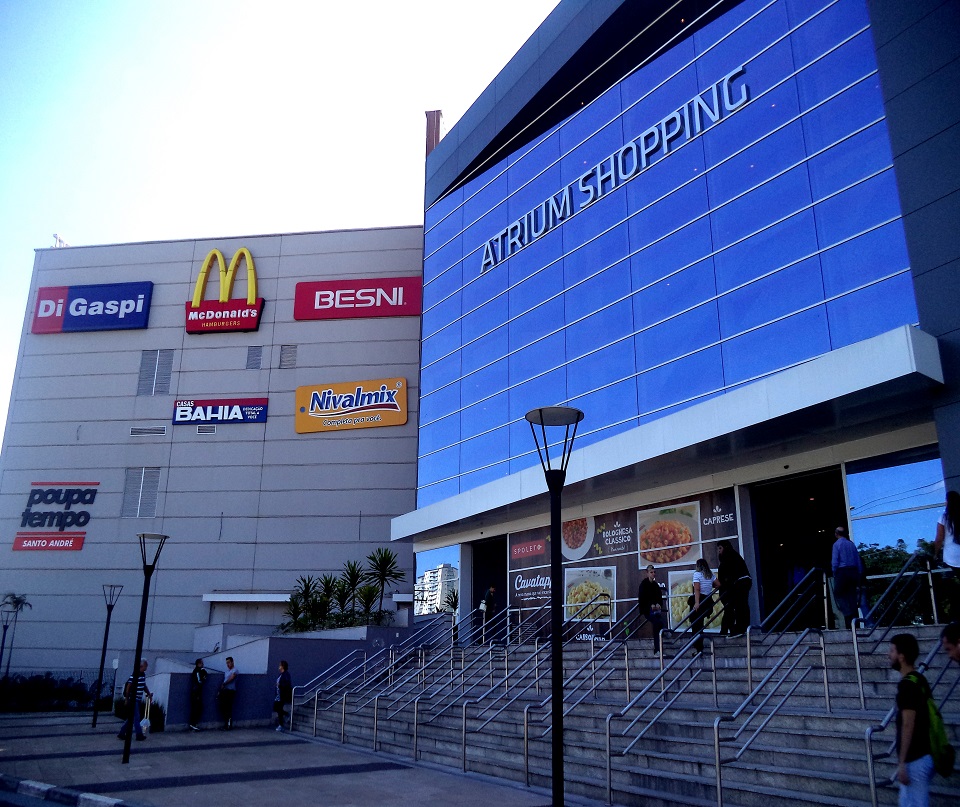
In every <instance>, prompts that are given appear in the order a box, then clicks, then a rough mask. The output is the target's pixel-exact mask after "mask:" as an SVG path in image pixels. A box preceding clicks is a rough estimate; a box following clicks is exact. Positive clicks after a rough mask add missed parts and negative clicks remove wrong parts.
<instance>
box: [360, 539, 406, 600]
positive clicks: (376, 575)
mask: <svg viewBox="0 0 960 807" xmlns="http://www.w3.org/2000/svg"><path fill="white" fill-rule="evenodd" d="M405 577H406V574H404V572H403V570H402V569H401V568H400V564H399V563H398V562H397V554H396V553H395V552H394V551H393V550H390V549H387V548H386V547H385V546H381V547H378V548H377V549H375V550H374V551H373V552H371V553H370V554H369V555H367V571H366V572H365V573H364V579H365V580H367V581H368V582H370V583H373V584H374V585H375V586H376V587H377V588H378V589H379V590H380V610H381V611H382V610H383V595H384V593H385V592H386V589H387V584H389V583H399V582H401V581H402V580H403V579H404V578H405Z"/></svg>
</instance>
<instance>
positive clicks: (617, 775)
mask: <svg viewBox="0 0 960 807" xmlns="http://www.w3.org/2000/svg"><path fill="white" fill-rule="evenodd" d="M913 630H914V632H915V633H916V634H917V636H918V638H919V639H920V643H921V650H922V653H923V655H925V654H926V652H927V651H929V650H930V649H931V648H932V647H934V645H935V644H936V643H937V642H938V639H939V629H937V628H934V627H927V628H924V627H921V628H916V629H913ZM796 638H797V636H796V635H787V636H784V637H782V638H781V639H780V640H779V642H778V643H777V644H776V646H775V647H773V648H772V649H770V650H769V652H768V650H767V644H765V643H761V644H759V645H757V644H756V643H755V644H754V651H753V684H754V686H755V687H756V686H757V685H759V684H760V683H761V680H762V679H763V678H764V676H766V675H767V673H769V672H770V670H771V669H772V668H773V666H774V664H775V662H777V661H778V660H779V659H780V656H781V653H782V652H783V651H784V650H786V649H787V648H788V647H789V646H790V644H791V643H792V642H793V641H794V640H795V639H796ZM768 641H769V640H768ZM808 644H809V645H811V646H812V647H813V650H812V651H810V652H808V654H807V655H806V656H805V657H804V658H803V660H802V661H801V662H800V663H799V664H798V665H797V668H796V669H795V670H794V671H793V672H792V673H790V674H789V675H788V676H787V679H786V682H785V684H784V685H783V686H782V687H781V689H780V691H779V694H777V695H773V696H771V697H770V699H769V701H767V703H766V705H765V706H764V707H762V708H761V709H760V714H759V716H758V719H757V720H756V721H755V722H754V723H752V724H751V725H750V726H748V727H746V728H745V729H744V730H743V733H742V734H741V735H740V737H739V739H736V738H735V737H734V735H735V733H736V731H737V730H738V729H739V728H740V727H741V726H742V724H743V719H742V718H741V719H740V720H736V721H732V722H724V723H722V724H721V726H720V753H721V757H722V758H724V759H727V758H732V757H734V756H735V755H736V754H737V753H738V752H740V749H741V748H742V746H743V744H744V742H745V741H746V739H747V738H748V737H750V735H751V734H752V733H753V731H754V729H755V727H756V725H759V722H760V720H761V719H766V718H768V717H769V716H770V712H771V710H772V709H773V707H774V705H775V704H776V703H777V702H778V701H779V699H780V697H782V694H783V693H784V692H785V691H786V689H788V688H790V687H794V685H795V690H794V692H793V694H792V695H791V696H790V697H789V698H788V699H787V700H786V701H785V703H784V704H783V706H782V707H781V708H780V710H779V711H778V712H777V713H776V714H775V715H774V716H772V717H769V722H768V723H767V725H766V726H765V727H764V728H763V730H762V731H761V732H760V733H759V734H758V736H757V737H756V739H755V740H754V742H753V744H752V745H751V746H750V747H749V748H748V749H746V750H745V751H743V752H742V753H741V754H740V756H739V758H738V759H736V760H735V761H730V762H727V763H726V764H723V765H722V800H723V804H724V805H731V806H735V805H740V806H741V807H754V805H757V806H759V805H763V807H771V806H772V805H790V806H791V807H793V806H794V805H796V806H797V807H800V806H801V805H802V806H804V807H812V805H831V806H833V805H835V806H836V807H854V805H858V806H862V805H868V804H870V790H869V785H868V775H867V763H866V751H865V742H864V735H865V732H866V730H867V728H868V727H870V726H872V725H877V724H879V723H880V722H881V720H882V719H883V718H884V717H885V715H886V714H887V712H888V710H889V708H890V707H891V705H892V704H893V699H894V694H895V690H896V675H895V674H894V673H893V672H892V671H890V670H889V664H888V661H887V656H886V648H887V646H886V644H885V643H884V644H882V645H881V646H880V647H879V648H878V649H877V651H876V652H874V653H871V654H867V653H866V651H867V650H869V649H871V648H872V646H873V645H872V644H867V645H862V646H861V652H862V656H861V670H862V677H863V680H864V707H865V708H861V701H860V689H859V686H858V683H857V674H856V668H855V664H854V656H853V652H852V641H851V635H850V633H849V632H848V631H828V632H826V634H825V650H826V662H827V679H828V682H829V691H830V705H831V711H829V712H828V711H827V709H826V704H825V701H824V686H823V673H822V671H821V670H820V669H819V668H817V667H816V666H815V667H814V669H813V670H811V671H809V672H808V673H807V677H806V678H805V679H803V680H802V681H800V682H799V683H797V681H798V679H799V677H800V674H801V673H802V672H803V671H804V670H806V669H807V667H809V666H810V665H819V662H820V649H819V643H818V640H817V637H816V636H811V637H808V638H807V640H805V641H804V643H803V645H802V646H807V645H808ZM713 649H714V652H711V647H710V643H708V645H707V650H706V652H705V653H704V654H702V655H701V656H700V657H698V658H696V659H691V658H690V657H689V653H688V657H687V658H684V659H678V660H677V661H676V662H675V666H676V668H677V669H680V668H681V667H682V666H684V665H685V664H686V662H687V661H691V662H692V663H691V664H690V665H689V667H688V668H687V669H686V670H685V671H684V672H683V673H682V674H681V675H680V676H679V679H678V680H677V681H676V682H675V683H673V684H671V685H670V686H669V687H667V689H666V692H665V693H664V692H662V691H661V684H660V682H656V683H655V684H654V685H653V686H652V687H651V688H650V691H649V692H647V693H646V694H644V695H642V696H640V697H639V698H638V693H640V691H641V689H643V688H644V687H646V686H647V685H648V684H650V682H651V681H654V679H655V677H656V676H657V674H658V673H659V672H660V660H659V659H658V658H657V657H655V656H654V655H653V652H652V646H651V643H650V641H649V640H630V641H628V642H626V643H625V644H624V643H621V644H618V645H615V646H614V645H611V646H609V647H607V648H605V649H603V650H601V645H600V644H599V643H598V644H597V646H596V648H595V650H596V651H597V655H596V657H595V660H594V661H593V662H591V648H590V644H589V643H584V642H580V643H573V644H571V645H568V646H567V648H566V649H565V651H564V667H565V671H566V683H565V699H566V704H567V710H568V712H567V714H566V717H565V721H564V741H565V748H566V753H565V756H564V771H565V791H566V793H567V794H568V796H569V798H570V801H571V802H573V801H575V800H579V801H583V802H599V803H606V802H607V800H608V785H607V777H608V762H607V760H608V753H607V743H608V739H607V725H608V722H609V725H610V740H609V742H610V749H611V754H610V756H609V759H610V766H609V781H610V788H609V797H610V799H611V800H612V803H614V804H624V805H632V804H641V803H642V804H645V805H651V807H660V806H661V805H663V807H680V806H681V805H683V807H690V805H693V806H694V807H698V806H699V805H703V806H704V807H705V806H706V805H716V804H717V803H718V798H717V775H716V764H715V748H714V720H715V719H716V718H717V717H718V716H719V715H729V714H730V713H732V712H733V710H734V709H735V708H737V707H738V706H739V705H740V704H741V703H742V702H743V700H744V698H745V697H746V696H747V694H748V693H749V691H750V688H749V687H748V684H747V665H746V660H745V656H746V646H745V640H744V639H742V638H738V639H722V638H719V637H718V638H716V640H715V641H714V642H713ZM672 657H673V656H672V655H671V653H670V651H669V649H668V652H667V653H666V654H665V664H669V662H670V661H671V658H672ZM790 663H792V662H788V663H787V664H785V665H784V667H783V669H786V668H787V667H788V666H789V664H790ZM945 663H946V657H945V656H944V655H943V654H942V653H940V654H938V655H937V657H936V658H935V660H934V662H933V664H932V665H931V672H930V674H929V677H930V678H931V680H933V678H934V677H935V676H936V675H937V673H939V671H940V669H942V667H943V665H944V664H945ZM505 673H509V678H508V679H507V681H506V683H505V681H504V678H505ZM549 673H550V664H549V648H548V647H542V648H541V649H540V653H539V665H538V664H537V656H536V654H535V647H534V646H533V645H521V646H508V647H499V646H494V647H486V646H484V647H465V648H450V647H449V646H446V647H444V648H442V649H441V648H432V649H431V648H424V649H423V650H422V652H418V653H417V654H415V655H414V654H411V655H410V656H409V657H408V658H406V659H405V662H404V664H403V666H402V668H401V669H398V670H394V674H393V676H392V678H389V676H387V675H384V674H381V675H380V676H376V677H375V679H371V678H368V680H367V681H366V682H364V681H362V680H357V681H356V682H355V684H354V685H352V686H351V687H350V688H349V689H348V691H347V694H346V706H345V708H344V698H343V694H342V691H340V690H338V691H337V692H336V693H334V694H331V695H325V694H323V693H321V694H320V696H319V697H318V698H317V699H316V700H315V701H311V700H308V701H307V702H305V703H301V704H299V705H298V706H297V707H296V708H295V710H294V729H295V730H296V731H300V732H304V733H306V734H311V735H312V734H314V733H315V734H316V735H317V736H323V737H327V738H329V739H333V740H337V741H341V740H342V741H343V742H345V743H348V744H352V745H356V746H359V747H364V748H375V749H376V750H378V751H381V752H384V753H388V754H394V755H396V756H398V757H402V758H406V759H417V760H424V761H429V762H431V763H434V764H438V765H443V766H448V767H450V768H454V769H458V770H468V771H473V772H477V773H483V774H488V775H490V776H496V777H499V778H503V779H509V780H512V781H516V782H521V783H527V784H529V785H531V786H533V787H539V788H544V789H549V787H550V772H551V744H550V740H551V738H550V733H549V732H550V705H549V700H548V696H549V692H550V675H549ZM714 675H715V676H716V695H715V694H714ZM958 675H960V668H958V667H957V666H956V665H954V668H953V669H952V670H949V671H948V674H947V676H946V677H945V681H944V684H942V685H941V687H942V688H940V689H939V690H938V691H939V692H940V693H941V696H942V694H943V693H944V692H945V691H946V689H947V688H948V687H949V686H950V685H952V684H953V683H954V682H955V681H956V679H957V677H958ZM538 676H539V693H538V691H537V686H536V683H535V681H536V680H537V677H538ZM628 678H629V691H630V697H628V695H627V691H628V686H627V681H628ZM666 680H669V679H666ZM775 682H776V678H774V679H773V680H771V681H770V682H769V683H768V684H767V685H766V686H765V687H762V688H760V690H759V693H758V695H757V697H756V698H755V699H754V703H760V702H761V701H762V700H763V698H764V697H765V696H766V695H768V694H769V693H770V690H771V689H772V688H773V685H774V683H775ZM681 688H682V692H681V691H680V690H681ZM587 693H589V694H587ZM935 694H936V692H935ZM378 695H379V697H377V696H378ZM585 695H586V697H584V696H585ZM668 700H669V701H672V703H671V704H670V706H669V708H668V709H666V710H665V711H662V710H663V707H664V706H666V705H667V702H668ZM578 701H582V702H578ZM628 704H631V705H630V707H629V708H628V709H626V710H624V707H626V706H627V705H628ZM717 704H719V706H718V705H717ZM647 707H649V708H648V711H647V712H646V714H645V715H644V716H643V717H640V718H639V719H638V720H637V721H636V723H635V725H632V726H631V725H630V724H631V722H632V721H634V719H635V718H637V717H638V715H639V714H640V712H641V710H643V709H645V708H647ZM661 711H662V714H660V716H659V717H658V718H657V719H656V721H655V722H653V723H652V725H651V721H653V720H654V717H655V716H656V715H658V713H660V712H661ZM525 712H526V718H527V726H528V731H527V743H526V745H525V743H524V722H525ZM621 712H622V714H621ZM943 712H944V718H945V720H946V721H947V723H948V726H949V727H950V730H951V732H952V734H953V741H954V744H955V745H956V746H957V747H960V687H958V689H957V691H955V692H954V694H953V695H952V696H951V698H950V700H949V701H948V703H947V704H946V706H945V707H944V709H943ZM747 714H749V712H747ZM464 715H466V717H464ZM641 731H643V732H644V733H643V736H642V737H641V738H640V739H637V740H636V741H635V742H634V740H635V738H636V737H637V735H638V734H640V732H641ZM893 736H894V730H893V728H892V727H891V728H889V729H887V731H885V732H883V733H881V734H879V735H877V737H876V739H875V741H874V746H873V747H874V752H875V753H876V752H879V751H882V750H885V749H886V747H887V746H888V745H889V743H890V742H891V741H892V739H893ZM525 748H526V753H525ZM876 772H877V780H878V781H879V782H883V781H888V780H890V778H891V777H892V775H893V773H894V766H893V764H892V763H891V762H890V760H889V759H887V760H880V761H878V762H877V764H876ZM878 793H879V803H880V804H887V805H890V804H895V803H896V790H895V789H894V788H891V787H881V788H879V790H878ZM932 803H933V804H943V805H946V804H956V803H960V775H958V774H954V776H953V777H951V779H950V780H944V779H941V778H939V777H937V778H935V780H934V791H933V793H932Z"/></svg>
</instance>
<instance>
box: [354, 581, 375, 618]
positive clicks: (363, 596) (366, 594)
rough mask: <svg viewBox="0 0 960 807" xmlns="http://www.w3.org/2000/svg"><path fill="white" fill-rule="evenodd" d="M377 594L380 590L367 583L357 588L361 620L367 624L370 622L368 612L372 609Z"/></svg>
mask: <svg viewBox="0 0 960 807" xmlns="http://www.w3.org/2000/svg"><path fill="white" fill-rule="evenodd" d="M379 595H380V590H379V589H378V588H377V587H376V586H374V585H371V584H369V583H368V584H366V585H363V586H360V588H358V589H357V602H359V603H360V610H361V611H363V620H364V623H365V624H367V625H369V624H370V612H371V611H373V607H374V606H375V605H376V604H377V597H378V596H379Z"/></svg>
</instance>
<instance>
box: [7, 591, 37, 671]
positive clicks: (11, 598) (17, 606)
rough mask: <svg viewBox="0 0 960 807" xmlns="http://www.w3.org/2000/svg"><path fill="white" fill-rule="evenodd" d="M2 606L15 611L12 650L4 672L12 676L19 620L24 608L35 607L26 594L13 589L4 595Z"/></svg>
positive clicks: (8, 655) (9, 652) (11, 641)
mask: <svg viewBox="0 0 960 807" xmlns="http://www.w3.org/2000/svg"><path fill="white" fill-rule="evenodd" d="M0 608H4V609H6V610H7V611H13V633H11V634H10V650H9V651H8V654H7V670H6V672H5V673H4V675H5V677H7V678H9V677H10V656H12V655H13V640H14V639H15V638H16V636H17V620H18V619H19V618H20V613H21V612H22V611H23V609H24V608H30V609H31V610H32V609H33V606H32V605H31V604H30V603H29V602H27V595H26V594H15V593H14V592H12V591H9V592H7V593H6V594H4V595H3V601H2V602H0Z"/></svg>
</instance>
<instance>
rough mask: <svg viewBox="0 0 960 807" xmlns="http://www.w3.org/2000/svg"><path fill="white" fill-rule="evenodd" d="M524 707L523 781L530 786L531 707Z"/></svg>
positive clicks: (529, 705) (528, 705)
mask: <svg viewBox="0 0 960 807" xmlns="http://www.w3.org/2000/svg"><path fill="white" fill-rule="evenodd" d="M532 705H533V704H529V703H528V704H527V705H526V706H524V707H523V783H524V784H525V785H526V786H527V787H530V707H531V706H532Z"/></svg>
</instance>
